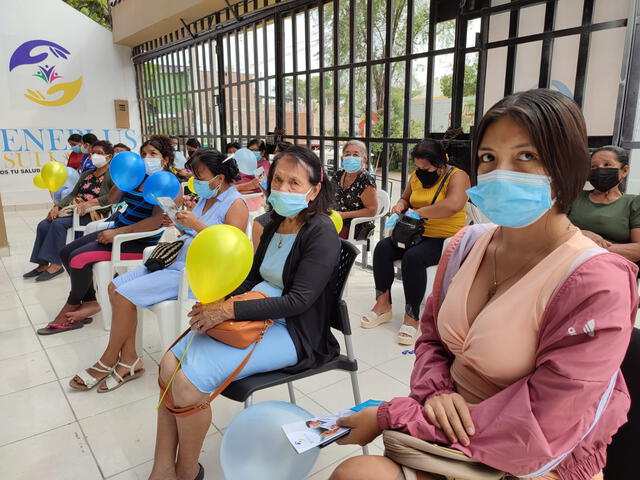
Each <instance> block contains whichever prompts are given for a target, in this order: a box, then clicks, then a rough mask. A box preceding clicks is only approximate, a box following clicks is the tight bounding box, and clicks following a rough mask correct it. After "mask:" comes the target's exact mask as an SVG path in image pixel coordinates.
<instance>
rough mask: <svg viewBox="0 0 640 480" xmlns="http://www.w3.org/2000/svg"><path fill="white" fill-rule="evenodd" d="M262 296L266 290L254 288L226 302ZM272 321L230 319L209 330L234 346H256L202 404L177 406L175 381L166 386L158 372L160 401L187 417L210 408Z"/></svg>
mask: <svg viewBox="0 0 640 480" xmlns="http://www.w3.org/2000/svg"><path fill="white" fill-rule="evenodd" d="M262 298H267V295H265V294H264V293H262V292H258V291H255V290H252V291H250V292H246V293H243V294H241V295H236V296H235V297H231V298H229V299H227V300H225V304H226V305H229V306H233V303H235V302H238V301H240V302H241V301H244V300H259V299H262ZM271 325H273V320H272V319H268V320H253V321H237V320H227V321H224V322H222V323H219V324H218V325H216V326H215V327H213V328H210V329H209V330H207V335H209V336H210V337H211V338H213V339H215V340H217V341H219V342H222V343H225V344H227V345H230V346H232V347H235V348H240V349H245V348H247V347H249V346H250V345H251V344H253V348H252V349H251V350H250V351H249V353H247V356H246V357H245V358H244V360H242V362H240V365H238V366H237V367H236V369H235V370H234V371H233V372H231V375H229V376H228V377H227V379H226V380H225V381H224V382H222V383H221V384H220V385H219V386H218V388H217V389H216V391H215V392H213V393H212V394H211V395H209V398H208V399H207V400H206V401H205V402H203V403H201V404H197V405H189V406H187V407H182V408H179V407H176V406H174V404H173V399H172V397H171V392H169V387H170V386H171V381H169V385H168V386H165V385H164V384H163V383H162V380H161V379H160V377H159V376H158V385H159V386H160V389H161V390H162V391H163V394H162V398H161V399H160V401H161V402H163V403H164V406H165V407H166V409H167V410H168V411H169V413H171V414H172V415H174V416H176V417H183V416H187V415H192V414H194V413H197V412H198V411H200V410H204V409H206V408H208V407H209V404H210V403H211V402H212V401H213V399H214V398H216V397H217V396H218V395H220V394H221V393H222V392H223V391H224V389H225V388H227V387H228V386H229V384H230V383H231V382H233V381H234V380H235V379H236V377H237V376H238V375H239V374H240V372H241V371H242V369H243V368H244V367H245V365H246V364H247V362H248V361H249V359H250V358H251V355H253V352H254V351H255V349H256V347H257V346H258V343H260V340H262V338H263V337H264V334H265V332H266V331H267V328H269V327H270V326H271ZM190 331H191V329H190V328H188V329H187V330H186V331H185V332H184V333H183V334H182V335H180V336H179V337H178V339H177V340H176V341H175V342H173V344H172V345H171V346H170V347H169V349H168V350H171V349H172V348H173V347H174V346H175V344H176V343H178V342H179V341H180V340H181V339H182V338H183V337H184V336H185V335H186V334H187V333H189V332H190ZM185 353H186V350H185ZM183 356H184V355H183ZM180 361H182V359H180ZM178 368H180V362H179V363H178V367H177V368H176V371H175V372H173V376H175V374H176V372H177V370H178ZM173 376H172V377H171V380H173Z"/></svg>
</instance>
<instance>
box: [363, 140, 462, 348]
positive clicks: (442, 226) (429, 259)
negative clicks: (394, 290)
mask: <svg viewBox="0 0 640 480" xmlns="http://www.w3.org/2000/svg"><path fill="white" fill-rule="evenodd" d="M411 157H412V158H413V162H414V164H415V166H416V171H415V172H414V173H412V174H411V177H409V182H408V183H407V186H406V188H405V189H404V192H403V193H402V197H401V198H400V200H398V203H397V204H396V205H395V206H394V207H393V208H392V209H391V213H396V214H402V213H404V212H405V211H407V210H408V209H409V208H411V209H412V210H413V211H415V212H416V213H417V214H418V215H420V217H422V218H423V219H424V234H423V239H422V241H421V242H420V243H418V244H417V245H414V246H413V247H411V248H409V249H406V250H405V249H403V248H399V247H396V246H395V245H394V244H393V242H392V241H391V238H385V239H383V240H381V241H380V242H378V245H377V246H376V248H375V251H374V254H373V276H374V279H375V284H376V303H375V305H374V306H373V308H372V309H371V311H370V312H369V313H368V314H367V315H365V316H363V317H362V320H361V322H360V326H361V327H362V328H373V327H377V326H378V325H381V324H383V323H386V322H388V321H390V320H391V318H392V312H391V285H392V284H393V279H394V270H393V262H394V261H396V260H400V259H402V280H403V281H402V284H403V289H404V299H405V313H404V321H403V325H402V327H400V331H399V332H398V343H400V344H402V345H411V344H413V343H414V342H415V339H416V336H417V334H418V319H419V318H420V304H421V303H422V300H423V298H424V293H425V291H426V289H427V267H429V266H431V265H435V264H437V263H438V261H439V260H440V254H441V253H442V244H443V243H444V240H445V238H449V237H452V236H454V235H455V234H456V233H457V232H458V230H460V229H461V228H462V227H463V226H464V224H465V221H466V214H465V205H466V203H467V194H466V190H467V189H468V188H470V186H471V184H470V181H469V176H468V175H467V174H466V173H465V172H464V171H462V170H460V169H458V168H455V167H452V166H449V165H447V156H446V154H445V151H444V149H443V148H442V145H441V144H440V142H438V141H437V140H430V139H425V140H422V141H420V142H419V143H418V144H417V145H416V146H415V148H414V149H413V150H412V151H411ZM441 183H443V186H442V189H441V191H440V194H439V195H438V196H437V198H436V201H435V202H433V199H434V197H435V196H436V192H437V191H438V188H439V187H440V184H441Z"/></svg>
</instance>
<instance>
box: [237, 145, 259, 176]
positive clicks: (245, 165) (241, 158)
mask: <svg viewBox="0 0 640 480" xmlns="http://www.w3.org/2000/svg"><path fill="white" fill-rule="evenodd" d="M231 156H232V157H233V159H234V160H235V161H236V163H237V164H238V169H239V170H240V173H244V174H245V175H251V176H253V175H254V174H255V171H256V169H257V168H258V160H257V159H256V155H255V153H254V152H253V151H251V150H249V149H248V148H240V149H238V150H236V153H234V154H233V155H231Z"/></svg>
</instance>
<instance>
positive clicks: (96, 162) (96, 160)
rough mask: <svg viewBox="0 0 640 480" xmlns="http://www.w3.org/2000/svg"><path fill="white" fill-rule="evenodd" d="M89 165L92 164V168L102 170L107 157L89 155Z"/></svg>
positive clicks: (95, 154) (96, 154)
mask: <svg viewBox="0 0 640 480" xmlns="http://www.w3.org/2000/svg"><path fill="white" fill-rule="evenodd" d="M91 163H93V166H94V167H96V168H102V167H104V166H105V165H106V164H107V157H106V156H104V155H100V154H99V153H94V154H93V155H91Z"/></svg>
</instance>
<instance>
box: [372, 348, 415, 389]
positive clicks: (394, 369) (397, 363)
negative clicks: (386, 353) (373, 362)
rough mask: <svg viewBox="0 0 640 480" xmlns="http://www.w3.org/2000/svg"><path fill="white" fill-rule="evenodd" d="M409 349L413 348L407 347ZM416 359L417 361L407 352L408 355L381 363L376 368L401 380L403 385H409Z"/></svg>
mask: <svg viewBox="0 0 640 480" xmlns="http://www.w3.org/2000/svg"><path fill="white" fill-rule="evenodd" d="M407 348H408V349H411V348H413V347H407ZM405 351H406V350H405ZM415 359H416V357H415V355H413V354H410V353H409V352H408V351H407V353H406V355H402V356H400V357H398V358H396V359H393V360H390V361H388V362H384V363H381V364H380V365H377V366H376V368H377V369H378V370H380V371H381V372H383V373H386V374H387V375H389V376H390V377H393V378H395V379H396V380H399V381H401V382H402V383H405V384H407V385H409V380H410V378H411V371H412V369H413V364H414V362H415Z"/></svg>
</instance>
